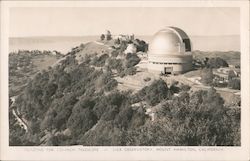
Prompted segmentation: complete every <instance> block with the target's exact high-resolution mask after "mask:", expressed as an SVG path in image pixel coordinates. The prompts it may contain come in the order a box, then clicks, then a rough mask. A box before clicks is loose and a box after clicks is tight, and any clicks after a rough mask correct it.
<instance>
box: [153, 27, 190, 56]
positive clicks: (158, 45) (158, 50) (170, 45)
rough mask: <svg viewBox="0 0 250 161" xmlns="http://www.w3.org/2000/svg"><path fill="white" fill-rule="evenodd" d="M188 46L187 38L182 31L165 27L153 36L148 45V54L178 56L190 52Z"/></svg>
mask: <svg viewBox="0 0 250 161" xmlns="http://www.w3.org/2000/svg"><path fill="white" fill-rule="evenodd" d="M183 44H184V45H183ZM190 46H191V45H190V41H189V38H188V36H187V34H186V33H185V32H184V31H182V30H181V29H179V28H176V27H167V28H164V29H162V30H160V31H158V32H157V33H156V34H155V35H154V37H153V39H152V41H151V43H150V45H149V54H161V55H162V54H180V53H184V52H185V51H191V47H190Z"/></svg>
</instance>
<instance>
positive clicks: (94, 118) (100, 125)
mask: <svg viewBox="0 0 250 161" xmlns="http://www.w3.org/2000/svg"><path fill="white" fill-rule="evenodd" d="M116 56H117V54H115V53H113V56H112V55H111V56H109V55H101V56H98V57H95V56H93V57H92V56H86V57H85V58H84V60H83V62H82V63H80V64H79V63H78V62H77V60H76V59H75V55H73V54H72V55H68V56H67V58H66V59H64V60H62V61H61V63H60V65H58V66H55V67H53V68H49V69H48V70H43V71H42V72H40V73H39V74H37V75H36V76H35V77H34V79H33V80H32V81H30V82H29V83H28V85H27V87H26V88H25V90H24V91H23V92H22V93H21V94H20V96H19V97H18V98H17V99H16V101H15V103H14V104H13V107H12V108H13V109H16V110H17V111H18V112H20V114H21V116H22V118H23V119H24V120H26V123H27V125H28V132H25V131H24V130H23V129H22V128H18V127H16V124H14V123H13V119H14V116H13V113H12V112H10V113H9V115H10V118H12V119H10V120H11V121H10V124H11V128H10V145H79V144H81V145H107V146H108V145H117V146H118V145H130V146H132V145H134V146H137V145H145V146H149V145H158V146H160V145H168V146H171V145H240V110H239V109H237V108H230V109H229V108H227V107H225V106H224V101H223V99H222V98H221V97H220V95H219V94H217V93H216V91H215V89H213V88H211V89H210V90H209V91H197V92H191V91H189V89H190V88H188V87H184V86H180V87H178V86H177V85H173V86H170V87H168V86H167V84H166V83H165V81H163V80H161V79H160V80H156V81H154V82H153V83H152V84H151V85H149V86H146V87H144V88H143V89H141V90H140V91H138V92H137V93H135V94H133V93H131V92H130V91H126V92H121V91H118V90H117V89H116V87H117V85H118V82H117V81H116V80H115V79H114V77H115V76H116V74H118V75H119V76H121V75H120V73H123V72H124V73H126V74H128V73H130V72H128V73H127V70H132V69H135V65H136V64H137V63H138V62H139V61H140V60H139V58H138V56H137V55H133V54H128V55H127V56H125V58H124V59H121V58H117V57H116ZM94 59H95V60H94ZM107 62H108V63H107ZM114 70H115V71H114ZM134 72H136V69H135V71H134ZM126 74H125V75H126ZM174 93H176V94H177V95H174ZM142 102H145V103H146V106H144V105H143V104H142ZM146 108H150V109H152V111H155V118H154V120H153V121H152V120H151V119H152V118H151V117H150V116H149V115H147V114H146V112H145V111H146ZM12 124H13V125H12Z"/></svg>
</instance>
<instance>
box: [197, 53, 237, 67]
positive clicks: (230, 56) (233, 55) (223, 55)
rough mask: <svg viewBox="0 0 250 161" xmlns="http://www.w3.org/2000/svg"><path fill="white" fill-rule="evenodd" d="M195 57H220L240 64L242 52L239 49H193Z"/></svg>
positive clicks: (229, 62)
mask: <svg viewBox="0 0 250 161" xmlns="http://www.w3.org/2000/svg"><path fill="white" fill-rule="evenodd" d="M192 53H193V58H195V59H204V58H205V57H208V58H212V57H220V58H222V59H224V60H226V61H227V63H228V64H232V65H240V57H241V56H240V52H237V51H227V52H223V51H198V50H196V51H193V52H192Z"/></svg>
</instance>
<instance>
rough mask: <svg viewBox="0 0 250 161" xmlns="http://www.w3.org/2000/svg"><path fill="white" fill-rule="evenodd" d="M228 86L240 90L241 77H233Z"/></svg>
mask: <svg viewBox="0 0 250 161" xmlns="http://www.w3.org/2000/svg"><path fill="white" fill-rule="evenodd" d="M228 87H230V88H232V89H238V90H240V79H238V78H232V79H230V80H229V81H228Z"/></svg>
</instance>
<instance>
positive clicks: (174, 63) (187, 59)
mask: <svg viewBox="0 0 250 161" xmlns="http://www.w3.org/2000/svg"><path fill="white" fill-rule="evenodd" d="M165 67H172V69H173V70H172V71H173V72H172V74H181V73H184V72H187V71H190V70H191V69H192V55H169V56H159V55H151V56H149V59H148V70H149V71H154V72H158V73H159V74H160V73H161V72H162V73H164V68H165Z"/></svg>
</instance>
